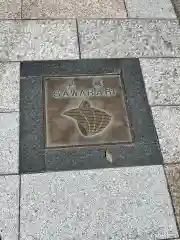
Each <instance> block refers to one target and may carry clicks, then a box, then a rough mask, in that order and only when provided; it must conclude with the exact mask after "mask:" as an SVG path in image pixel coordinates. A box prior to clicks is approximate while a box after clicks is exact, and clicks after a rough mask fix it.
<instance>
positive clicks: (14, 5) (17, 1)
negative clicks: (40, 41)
mask: <svg viewBox="0 0 180 240" xmlns="http://www.w3.org/2000/svg"><path fill="white" fill-rule="evenodd" d="M17 18H21V0H1V1H0V19H17Z"/></svg>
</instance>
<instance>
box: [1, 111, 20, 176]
mask: <svg viewBox="0 0 180 240" xmlns="http://www.w3.org/2000/svg"><path fill="white" fill-rule="evenodd" d="M0 143H1V144H0V174H1V173H17V172H18V162H19V114H18V113H0Z"/></svg>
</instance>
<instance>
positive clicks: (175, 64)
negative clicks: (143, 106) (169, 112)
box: [140, 58, 180, 105]
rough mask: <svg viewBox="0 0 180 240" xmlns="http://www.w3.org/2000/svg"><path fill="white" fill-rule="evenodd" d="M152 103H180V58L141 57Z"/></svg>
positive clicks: (149, 98) (146, 85) (147, 89)
mask: <svg viewBox="0 0 180 240" xmlns="http://www.w3.org/2000/svg"><path fill="white" fill-rule="evenodd" d="M140 63H141V68H142V72H143V76H144V81H145V87H146V92H147V95H148V100H149V103H150V105H161V104H166V105H167V104H169V105H171V104H180V61H179V59H178V58H177V59H173V58H167V59H162V58H159V59H141V60H140Z"/></svg>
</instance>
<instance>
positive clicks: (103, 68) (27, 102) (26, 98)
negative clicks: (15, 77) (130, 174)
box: [19, 59, 163, 173]
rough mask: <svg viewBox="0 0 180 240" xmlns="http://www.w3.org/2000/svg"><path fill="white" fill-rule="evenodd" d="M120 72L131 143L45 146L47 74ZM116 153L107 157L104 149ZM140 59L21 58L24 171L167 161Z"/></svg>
mask: <svg viewBox="0 0 180 240" xmlns="http://www.w3.org/2000/svg"><path fill="white" fill-rule="evenodd" d="M107 73H111V74H121V78H122V81H123V84H124V89H125V95H126V106H127V112H128V116H129V120H130V124H131V125H132V127H133V132H134V141H133V143H132V144H113V145H99V146H98V145H96V146H93V147H92V146H91V147H74V148H72V147H71V148H62V149H61V150H53V149H45V140H44V126H43V124H44V123H43V92H42V81H43V76H48V75H53V76H61V75H67V76H69V75H74V74H76V75H78V74H93V75H94V74H98V75H99V74H107ZM106 149H108V152H109V153H111V154H112V156H113V163H110V162H108V161H107V159H106V157H105V151H106ZM162 163H163V158H162V154H161V151H160V146H159V142H158V137H157V133H156V129H155V126H154V123H153V118H152V113H151V109H150V106H149V104H148V100H147V96H146V91H145V87H144V81H143V76H142V73H141V68H140V63H139V60H138V59H90V60H62V61H40V62H22V63H21V80H20V169H19V170H20V173H27V172H42V171H53V170H73V169H74V170H75V169H93V168H108V167H119V166H141V165H153V164H162Z"/></svg>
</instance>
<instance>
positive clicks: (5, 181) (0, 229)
mask: <svg viewBox="0 0 180 240" xmlns="http://www.w3.org/2000/svg"><path fill="white" fill-rule="evenodd" d="M18 193H19V177H18V176H0V209H1V213H0V216H1V217H0V235H1V238H2V240H18V209H19V203H18V201H19V194H18Z"/></svg>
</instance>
